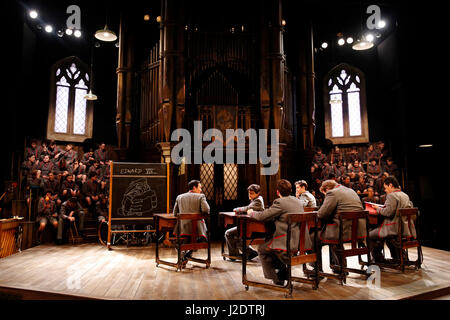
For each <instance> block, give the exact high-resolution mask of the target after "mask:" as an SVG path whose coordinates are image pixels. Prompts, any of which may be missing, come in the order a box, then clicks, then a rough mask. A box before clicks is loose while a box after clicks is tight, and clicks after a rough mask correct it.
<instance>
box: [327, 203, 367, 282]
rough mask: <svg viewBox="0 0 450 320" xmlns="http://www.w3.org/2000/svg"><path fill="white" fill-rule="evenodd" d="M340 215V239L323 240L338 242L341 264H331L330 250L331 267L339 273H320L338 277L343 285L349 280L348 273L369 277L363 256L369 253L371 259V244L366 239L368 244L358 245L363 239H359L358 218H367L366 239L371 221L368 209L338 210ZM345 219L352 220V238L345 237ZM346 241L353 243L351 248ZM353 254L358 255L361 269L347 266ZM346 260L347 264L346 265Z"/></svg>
mask: <svg viewBox="0 0 450 320" xmlns="http://www.w3.org/2000/svg"><path fill="white" fill-rule="evenodd" d="M337 214H338V217H339V225H340V226H339V240H337V241H331V240H328V241H322V243H323V244H336V245H337V248H336V255H337V256H338V258H339V264H340V265H339V266H338V265H332V264H331V250H330V268H331V269H334V270H338V271H339V273H338V274H337V275H336V274H329V273H323V272H321V273H320V275H322V276H326V277H329V278H335V279H338V280H339V281H340V283H341V285H343V284H344V283H346V281H347V273H348V272H352V273H358V274H362V275H365V276H366V277H369V275H368V274H367V273H366V271H365V270H363V268H364V266H366V265H367V263H366V262H364V261H362V259H361V256H362V255H367V261H370V244H369V241H366V243H367V246H366V247H362V248H361V247H358V242H359V241H361V239H358V220H359V219H365V222H366V240H367V239H369V221H368V215H369V212H368V211H367V210H361V211H348V212H338V213H337ZM345 221H351V238H350V239H343V233H344V230H343V225H344V222H345ZM345 243H351V248H350V249H345V247H344V244H345ZM352 256H358V262H359V264H360V265H361V269H354V268H349V267H347V263H346V262H347V258H348V257H352ZM344 262H345V266H344Z"/></svg>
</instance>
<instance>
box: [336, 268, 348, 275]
mask: <svg viewBox="0 0 450 320" xmlns="http://www.w3.org/2000/svg"><path fill="white" fill-rule="evenodd" d="M332 270H333V273H336V274H341V271H340V270H339V269H332ZM344 274H345V275H346V276H348V275H349V273H348V272H347V271H344Z"/></svg>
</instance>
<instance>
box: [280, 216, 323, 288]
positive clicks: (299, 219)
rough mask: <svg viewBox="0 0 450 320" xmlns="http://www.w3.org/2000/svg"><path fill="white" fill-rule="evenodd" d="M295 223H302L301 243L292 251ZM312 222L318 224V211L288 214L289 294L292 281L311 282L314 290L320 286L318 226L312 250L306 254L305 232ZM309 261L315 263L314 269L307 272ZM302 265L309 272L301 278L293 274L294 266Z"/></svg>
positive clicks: (315, 230) (315, 229)
mask: <svg viewBox="0 0 450 320" xmlns="http://www.w3.org/2000/svg"><path fill="white" fill-rule="evenodd" d="M293 223H299V224H300V236H299V243H298V251H296V252H292V251H291V246H290V243H291V224H293ZM311 224H314V226H316V225H317V212H315V211H314V212H308V213H289V214H288V232H287V238H286V248H287V256H288V257H289V262H288V265H287V269H288V283H287V287H288V289H289V292H288V295H289V296H290V295H292V289H293V286H292V282H293V281H295V282H301V283H309V284H312V288H313V290H317V289H318V288H319V266H318V260H319V259H318V257H319V255H318V254H317V249H318V245H317V240H318V238H317V228H314V239H313V248H312V252H310V253H309V254H306V249H308V248H305V241H304V239H305V233H306V226H310V225H311ZM307 263H314V271H313V272H311V273H306V272H305V271H307V269H306V264H307ZM297 265H302V266H303V271H304V273H305V274H307V278H300V277H294V276H292V267H293V266H297Z"/></svg>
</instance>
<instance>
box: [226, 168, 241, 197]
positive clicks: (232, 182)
mask: <svg viewBox="0 0 450 320" xmlns="http://www.w3.org/2000/svg"><path fill="white" fill-rule="evenodd" d="M223 187H224V188H223V189H224V190H223V191H224V192H223V193H224V195H223V198H224V200H236V199H237V195H238V166H237V164H234V163H228V164H224V165H223Z"/></svg>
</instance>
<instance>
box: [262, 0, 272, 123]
mask: <svg viewBox="0 0 450 320" xmlns="http://www.w3.org/2000/svg"><path fill="white" fill-rule="evenodd" d="M264 4H265V3H264V1H262V2H261V12H262V13H263V14H262V15H261V63H260V65H261V67H260V70H261V74H260V113H261V121H262V127H263V128H264V129H269V125H270V72H269V65H268V61H267V60H268V52H269V47H268V46H269V41H268V37H269V27H268V21H267V18H266V15H265V9H266V8H265V6H264Z"/></svg>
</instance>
